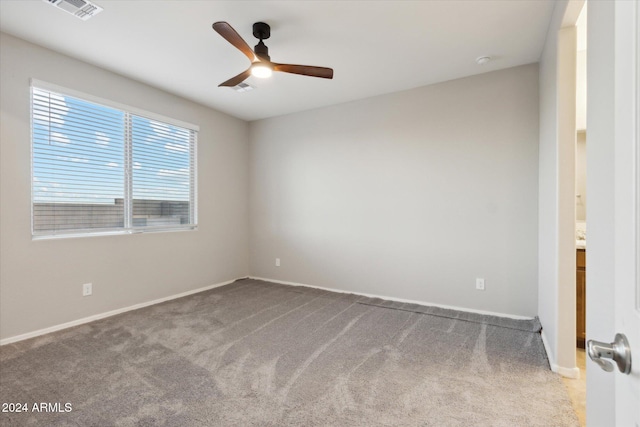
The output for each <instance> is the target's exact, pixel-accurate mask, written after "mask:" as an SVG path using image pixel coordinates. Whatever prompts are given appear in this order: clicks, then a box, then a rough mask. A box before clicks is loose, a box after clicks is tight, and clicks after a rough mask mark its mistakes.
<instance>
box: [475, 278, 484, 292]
mask: <svg viewBox="0 0 640 427" xmlns="http://www.w3.org/2000/svg"><path fill="white" fill-rule="evenodd" d="M476 289H477V290H479V291H484V279H481V278H477V279H476Z"/></svg>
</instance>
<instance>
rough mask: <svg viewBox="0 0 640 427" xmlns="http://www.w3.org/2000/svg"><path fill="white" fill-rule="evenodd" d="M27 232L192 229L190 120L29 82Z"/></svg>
mask: <svg viewBox="0 0 640 427" xmlns="http://www.w3.org/2000/svg"><path fill="white" fill-rule="evenodd" d="M31 121H32V122H31V144H32V145H31V148H32V168H31V169H32V177H31V188H32V190H31V191H32V233H33V236H34V237H45V236H47V237H51V236H65V235H66V236H69V235H84V234H96V233H118V232H119V233H131V232H138V231H152V230H153V231H157V230H179V229H194V228H195V227H196V225H197V213H196V142H197V141H196V139H197V131H198V128H197V126H194V125H189V124H186V123H182V122H178V121H176V120H172V119H167V118H164V117H159V116H156V115H154V114H151V113H145V112H140V111H137V110H135V109H132V108H130V107H123V106H120V105H117V104H116V103H113V102H109V101H104V100H97V99H96V98H93V97H90V96H87V95H78V96H76V94H75V93H73V92H72V91H69V90H67V89H60V88H57V87H55V86H53V85H50V84H47V83H42V82H36V81H33V82H32V87H31Z"/></svg>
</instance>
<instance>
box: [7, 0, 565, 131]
mask: <svg viewBox="0 0 640 427" xmlns="http://www.w3.org/2000/svg"><path fill="white" fill-rule="evenodd" d="M95 3H96V4H98V5H100V6H101V7H103V8H104V11H103V12H101V13H100V14H98V15H96V16H95V17H93V18H91V19H90V20H88V21H86V22H85V21H82V20H80V19H78V18H75V17H74V16H72V15H70V14H68V13H66V12H64V11H62V10H60V9H57V8H55V7H53V6H51V5H48V4H47V3H45V2H43V1H42V0H1V1H0V29H1V30H2V31H4V32H6V33H9V34H12V35H14V36H17V37H20V38H22V39H25V40H28V41H31V42H33V43H36V44H39V45H42V46H45V47H48V48H50V49H53V50H56V51H58V52H61V53H64V54H67V55H69V56H72V57H75V58H78V59H81V60H83V61H86V62H89V63H92V64H95V65H98V66H100V67H102V68H105V69H108V70H111V71H113V72H116V73H118V74H122V75H125V76H127V77H130V78H132V79H135V80H138V81H141V82H144V83H147V84H149V85H152V86H155V87H158V88H160V89H163V90H165V91H167V92H171V93H174V94H176V95H179V96H182V97H184V98H187V99H191V100H193V101H195V102H198V103H200V104H204V105H207V106H209V107H212V108H215V109H217V110H220V111H223V112H226V113H228V114H230V115H232V116H236V117H239V118H242V119H245V120H257V119H261V118H266V117H272V116H278V115H282V114H288V113H292V112H296V111H302V110H308V109H312V108H317V107H322V106H326V105H332V104H338V103H342V102H347V101H352V100H356V99H362V98H367V97H371V96H375V95H380V94H384V93H390V92H396V91H400V90H405V89H411V88H415V87H419V86H424V85H428V84H432V83H436V82H441V81H446V80H451V79H455V78H460V77H465V76H470V75H473V74H479V73H483V72H487V71H492V70H497V69H502V68H508V67H513V66H517V65H522V64H528V63H532V62H537V61H538V59H539V57H540V53H541V51H542V46H543V44H544V39H545V35H546V31H547V27H548V26H549V21H550V19H551V14H552V10H553V4H554V2H553V0H532V1H527V0H499V1H493V0H491V1H490V0H466V1H457V0H445V1H435V0H431V1H326V0H322V1H187V0H181V1H141V0H136V1H122V0H95ZM215 21H227V22H229V23H230V24H231V25H232V26H233V27H234V28H235V29H236V31H238V33H240V35H241V36H242V37H243V38H244V39H245V40H246V41H247V43H248V44H249V45H250V46H252V47H253V46H254V45H255V44H256V43H257V40H256V39H255V38H254V37H253V35H252V29H251V27H252V24H253V23H254V22H257V21H264V22H266V23H268V24H269V25H271V38H270V39H269V40H266V41H265V43H266V44H267V46H268V47H269V54H270V55H271V59H272V60H273V61H275V62H281V63H290V64H303V65H317V66H325V67H332V68H333V69H334V71H335V74H334V78H333V80H325V79H318V78H312V77H304V76H298V75H292V74H285V73H275V74H274V76H273V77H272V78H271V79H267V80H262V79H257V78H255V77H250V78H249V79H248V80H247V82H248V83H250V84H251V85H253V86H255V87H256V88H257V89H256V90H254V91H250V92H243V93H239V92H236V91H234V90H232V89H230V88H219V87H217V86H218V84H219V83H221V82H223V81H225V80H227V79H228V78H230V77H232V76H234V75H236V74H238V73H240V72H241V71H243V70H245V69H246V68H247V67H248V65H249V61H248V59H247V58H246V57H245V56H244V55H243V54H242V53H240V51H238V50H236V49H235V48H234V47H232V46H231V45H230V44H229V43H228V42H226V41H225V40H224V39H223V38H222V37H220V36H219V35H218V34H217V33H216V32H214V31H213V29H212V28H211V24H212V23H213V22H215ZM484 55H490V56H491V57H492V58H493V60H492V61H491V62H489V63H488V64H485V65H483V66H479V65H477V64H476V62H475V59H476V58H477V57H479V56H484Z"/></svg>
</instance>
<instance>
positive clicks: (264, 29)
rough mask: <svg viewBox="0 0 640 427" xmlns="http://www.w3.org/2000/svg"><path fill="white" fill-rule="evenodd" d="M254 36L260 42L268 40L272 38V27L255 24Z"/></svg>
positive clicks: (259, 23) (262, 23)
mask: <svg viewBox="0 0 640 427" xmlns="http://www.w3.org/2000/svg"><path fill="white" fill-rule="evenodd" d="M253 36H254V37H255V38H257V39H260V40H266V39H268V38H269V37H271V27H269V24H265V23H264V22H256V23H255V24H253Z"/></svg>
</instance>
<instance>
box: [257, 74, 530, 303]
mask: <svg viewBox="0 0 640 427" xmlns="http://www.w3.org/2000/svg"><path fill="white" fill-rule="evenodd" d="M538 131H539V126H538V67H537V65H536V64H532V65H526V66H521V67H516V68H511V69H507V70H502V71H497V72H492V73H486V74H482V75H478V76H474V77H469V78H464V79H460V80H454V81H450V82H445V83H442V84H437V85H432V86H427V87H422V88H419V89H416V90H412V91H406V92H400V93H395V94H390V95H384V96H380V97H375V98H370V99H366V100H362V101H357V102H352V103H347V104H343V105H338V106H333V107H328V108H323V109H318V110H313V111H308V112H303V113H298V114H292V115H288V116H283V117H278V118H272V119H265V120H262V121H257V122H252V123H251V124H250V206H251V218H250V221H251V232H250V239H251V243H250V248H251V256H250V260H251V274H252V275H253V276H257V277H264V278H270V279H277V280H283V281H290V282H297V283H303V284H309V285H315V286H321V287H328V288H335V289H341V290H346V291H354V292H363V293H369V294H376V295H381V296H392V297H396V298H404V299H412V300H418V301H424V302H430V303H438V304H445V305H452V306H458V307H464V308H470V309H476V310H486V311H493V312H499V313H505V314H515V315H523V316H534V315H536V314H537V309H538V306H537V300H538V293H537V282H538V276H537V254H538V135H539V134H538ZM276 257H278V258H280V259H281V263H282V265H281V267H276V266H275V265H274V264H275V263H274V260H275V258H276ZM476 277H482V278H484V279H485V280H486V291H484V292H481V291H476V290H475V278H476Z"/></svg>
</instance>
